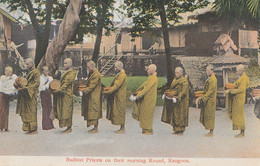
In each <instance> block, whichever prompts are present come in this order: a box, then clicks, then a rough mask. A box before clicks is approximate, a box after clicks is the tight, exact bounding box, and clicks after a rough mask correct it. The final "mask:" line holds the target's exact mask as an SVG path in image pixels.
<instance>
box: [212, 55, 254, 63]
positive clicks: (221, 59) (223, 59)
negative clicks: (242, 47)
mask: <svg viewBox="0 0 260 166" xmlns="http://www.w3.org/2000/svg"><path fill="white" fill-rule="evenodd" d="M248 62H249V60H248V59H246V58H243V57H241V56H238V55H236V54H229V55H215V56H213V58H212V61H211V62H210V63H211V64H216V65H217V64H223V65H224V64H241V63H248Z"/></svg>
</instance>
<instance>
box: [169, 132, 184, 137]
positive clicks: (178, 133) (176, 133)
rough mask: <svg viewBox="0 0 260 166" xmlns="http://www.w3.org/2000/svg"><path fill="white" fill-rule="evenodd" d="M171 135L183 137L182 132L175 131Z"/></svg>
mask: <svg viewBox="0 0 260 166" xmlns="http://www.w3.org/2000/svg"><path fill="white" fill-rule="evenodd" d="M172 134H175V135H178V136H182V135H183V132H181V131H175V132H174V133H172Z"/></svg>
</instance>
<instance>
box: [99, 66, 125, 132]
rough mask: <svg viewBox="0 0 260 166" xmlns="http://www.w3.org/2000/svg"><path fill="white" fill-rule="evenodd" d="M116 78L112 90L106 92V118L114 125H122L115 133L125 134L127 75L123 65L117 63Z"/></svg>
mask: <svg viewBox="0 0 260 166" xmlns="http://www.w3.org/2000/svg"><path fill="white" fill-rule="evenodd" d="M115 71H116V72H117V75H116V76H115V78H114V80H113V82H112V83H111V85H110V87H111V89H110V90H108V91H106V92H104V94H108V96H107V115H106V118H107V119H108V120H111V123H112V124H114V125H120V129H119V130H117V131H115V132H114V133H116V134H120V133H125V111H126V81H127V78H126V74H125V70H124V69H123V63H122V62H120V61H118V62H116V63H115Z"/></svg>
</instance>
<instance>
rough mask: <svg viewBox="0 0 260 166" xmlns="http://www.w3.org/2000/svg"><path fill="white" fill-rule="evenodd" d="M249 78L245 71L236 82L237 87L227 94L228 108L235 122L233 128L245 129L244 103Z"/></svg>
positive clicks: (229, 114) (230, 116)
mask: <svg viewBox="0 0 260 166" xmlns="http://www.w3.org/2000/svg"><path fill="white" fill-rule="evenodd" d="M249 82H250V80H249V78H248V77H247V75H246V74H245V73H243V75H242V76H241V77H240V78H239V79H238V80H237V81H236V82H235V83H234V84H235V85H236V87H237V89H235V90H231V91H230V93H229V94H228V95H226V108H227V112H228V116H229V118H230V119H231V120H232V122H233V130H244V129H245V111H244V103H245V97H246V89H247V88H248V87H249Z"/></svg>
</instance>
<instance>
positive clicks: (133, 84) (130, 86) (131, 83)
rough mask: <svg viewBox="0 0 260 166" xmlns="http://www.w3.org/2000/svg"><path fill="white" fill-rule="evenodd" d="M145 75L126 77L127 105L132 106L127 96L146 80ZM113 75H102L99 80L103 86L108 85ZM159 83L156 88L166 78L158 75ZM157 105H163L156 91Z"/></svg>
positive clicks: (160, 96)
mask: <svg viewBox="0 0 260 166" xmlns="http://www.w3.org/2000/svg"><path fill="white" fill-rule="evenodd" d="M147 78H148V77H147V76H146V77H145V76H131V77H130V76H129V77H127V96H126V97H127V104H126V105H127V106H132V102H131V101H130V100H129V96H130V95H131V94H132V93H133V92H134V91H135V90H136V89H137V88H138V87H139V86H140V85H142V84H143V83H144V82H145V81H146V80H147ZM113 79H114V77H102V79H101V82H102V84H103V85H104V86H110V84H111V83H112V81H113ZM158 79H159V83H158V88H159V87H161V86H163V85H164V84H165V83H166V82H167V79H166V78H165V77H158ZM156 105H157V106H161V105H163V100H162V95H161V94H160V93H158V95H157V102H156Z"/></svg>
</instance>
